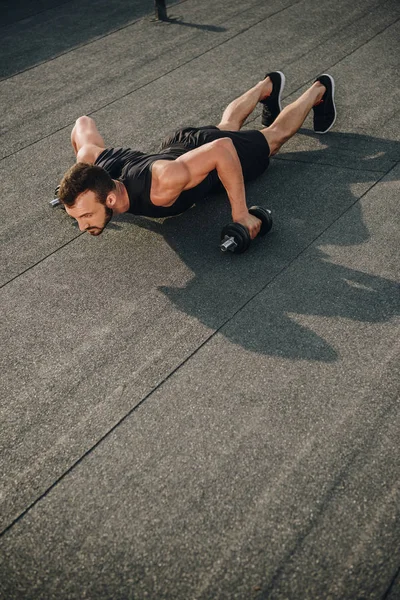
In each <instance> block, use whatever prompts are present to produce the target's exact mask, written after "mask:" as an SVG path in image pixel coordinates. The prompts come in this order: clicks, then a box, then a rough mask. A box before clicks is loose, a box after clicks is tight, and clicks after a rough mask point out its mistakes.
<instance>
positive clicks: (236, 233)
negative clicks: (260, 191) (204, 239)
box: [220, 206, 272, 254]
mask: <svg viewBox="0 0 400 600" xmlns="http://www.w3.org/2000/svg"><path fill="white" fill-rule="evenodd" d="M249 213H250V214H251V215H253V216H254V217H257V219H260V221H261V229H260V233H259V234H258V235H261V236H263V235H265V234H267V233H268V231H270V230H271V227H272V216H271V211H270V210H268V209H266V208H263V207H262V206H252V207H251V208H249ZM250 242H251V238H250V234H249V231H248V229H247V227H245V226H244V225H241V224H240V223H229V225H226V226H225V227H224V228H223V230H222V231H221V244H220V250H221V251H222V252H227V251H228V250H229V251H230V252H234V253H235V254H241V253H242V252H245V251H246V250H247V248H248V247H249V246H250Z"/></svg>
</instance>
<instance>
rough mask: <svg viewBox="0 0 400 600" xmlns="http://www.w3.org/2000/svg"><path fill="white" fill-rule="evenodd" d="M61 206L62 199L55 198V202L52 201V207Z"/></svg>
mask: <svg viewBox="0 0 400 600" xmlns="http://www.w3.org/2000/svg"><path fill="white" fill-rule="evenodd" d="M60 204H61V200H60V198H54V200H50V206H53V207H54V206H59V205H60Z"/></svg>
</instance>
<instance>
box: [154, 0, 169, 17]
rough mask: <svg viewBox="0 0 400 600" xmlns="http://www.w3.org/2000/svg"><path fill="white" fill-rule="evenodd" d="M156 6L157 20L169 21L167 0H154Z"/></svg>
mask: <svg viewBox="0 0 400 600" xmlns="http://www.w3.org/2000/svg"><path fill="white" fill-rule="evenodd" d="M154 7H155V10H156V20H157V21H168V17H167V7H166V6H165V0H154Z"/></svg>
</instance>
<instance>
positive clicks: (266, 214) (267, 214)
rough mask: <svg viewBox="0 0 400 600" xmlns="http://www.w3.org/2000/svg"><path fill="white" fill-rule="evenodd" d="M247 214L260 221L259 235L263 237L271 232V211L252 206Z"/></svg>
mask: <svg viewBox="0 0 400 600" xmlns="http://www.w3.org/2000/svg"><path fill="white" fill-rule="evenodd" d="M249 213H250V214H251V215H254V216H255V217H257V219H260V221H261V222H262V225H261V229H260V233H259V235H261V236H263V235H266V234H267V233H268V231H271V228H272V216H271V211H270V210H268V209H266V208H263V207H262V206H252V207H251V208H249Z"/></svg>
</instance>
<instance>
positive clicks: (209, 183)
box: [59, 71, 336, 239]
mask: <svg viewBox="0 0 400 600" xmlns="http://www.w3.org/2000/svg"><path fill="white" fill-rule="evenodd" d="M284 85H285V76H284V75H283V73H281V72H280V71H274V72H272V73H268V74H267V75H266V76H265V79H263V80H262V81H260V82H259V83H257V84H256V85H255V86H254V87H253V88H251V89H250V90H248V91H247V92H246V93H245V94H243V95H242V96H240V97H239V98H237V99H236V100H234V101H233V102H231V103H230V104H229V106H228V107H227V108H226V109H225V111H224V113H223V115H222V120H221V122H220V123H219V125H217V126H216V127H215V126H209V127H198V128H196V127H187V128H184V129H180V130H179V131H177V132H176V133H175V134H174V135H172V136H171V137H169V138H168V139H166V140H165V141H164V142H163V143H162V145H161V148H160V150H159V152H158V153H156V154H151V155H149V154H143V153H142V152H138V151H135V150H131V149H129V148H106V145H105V143H104V141H103V138H102V137H101V135H100V133H99V132H98V130H97V127H96V125H95V123H94V121H93V119H91V118H90V117H80V118H79V119H78V120H77V121H76V124H75V126H74V128H73V130H72V134H71V141H72V145H73V148H74V150H75V154H76V160H77V164H75V165H74V166H73V167H72V168H71V169H70V170H69V171H68V172H67V173H66V174H65V176H64V178H63V180H62V182H61V186H60V190H59V198H60V200H61V202H62V203H63V204H64V206H65V209H66V211H67V213H68V214H69V215H70V216H71V217H74V218H75V219H76V220H77V222H78V225H79V229H80V230H81V231H88V232H89V233H90V234H91V235H96V236H97V235H100V234H101V233H102V231H103V230H104V228H105V226H106V225H107V223H108V222H109V221H110V219H111V217H112V215H113V214H121V213H124V212H130V213H132V214H137V215H145V216H149V217H166V216H173V215H177V214H179V213H182V212H183V211H185V210H187V209H188V208H190V207H191V206H192V205H193V204H194V203H195V202H196V201H197V200H198V199H200V198H202V197H204V196H205V195H207V194H208V192H209V191H210V190H211V189H212V188H213V187H215V186H216V185H218V183H222V185H223V186H224V188H225V190H226V193H227V195H228V198H229V202H230V204H231V210H232V219H233V221H234V222H237V223H241V224H242V225H244V226H245V227H246V228H247V229H248V231H249V233H250V237H251V238H252V239H253V238H254V237H256V235H257V234H258V233H259V231H260V227H261V221H260V220H259V219H257V218H256V217H254V216H253V215H251V214H249V212H248V209H247V205H246V196H245V186H244V182H245V181H249V180H251V179H254V178H255V177H258V176H259V175H261V173H263V172H264V171H265V169H266V168H267V167H268V164H269V157H270V156H273V155H274V154H276V153H277V152H278V151H279V149H280V148H281V146H282V145H283V144H284V143H285V142H286V141H287V140H289V139H290V138H291V137H292V136H293V135H294V134H295V133H296V131H298V129H299V128H300V127H301V125H302V124H303V121H304V120H305V118H306V117H307V115H308V113H309V112H310V111H311V109H313V111H314V130H315V131H316V132H317V133H326V132H327V131H329V129H330V128H331V127H332V125H333V124H334V122H335V119H336V108H335V103H334V81H333V78H332V77H331V76H330V75H327V74H323V75H321V76H320V77H318V78H317V80H316V81H315V82H314V84H313V85H312V86H311V87H310V88H309V89H308V90H307V91H306V92H305V93H304V94H303V95H302V96H301V97H300V98H298V99H297V100H296V101H295V102H293V103H292V104H290V105H289V106H287V107H286V108H285V109H284V110H282V109H281V95H282V91H283V88H284ZM258 102H261V103H262V104H263V112H262V124H263V125H264V128H263V129H261V131H259V130H246V131H240V129H241V127H242V125H243V123H244V121H245V120H246V118H247V117H248V116H249V114H250V113H251V112H252V111H253V110H254V108H255V107H256V105H257V103H258Z"/></svg>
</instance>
